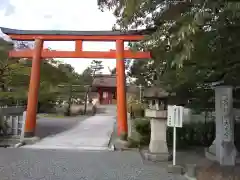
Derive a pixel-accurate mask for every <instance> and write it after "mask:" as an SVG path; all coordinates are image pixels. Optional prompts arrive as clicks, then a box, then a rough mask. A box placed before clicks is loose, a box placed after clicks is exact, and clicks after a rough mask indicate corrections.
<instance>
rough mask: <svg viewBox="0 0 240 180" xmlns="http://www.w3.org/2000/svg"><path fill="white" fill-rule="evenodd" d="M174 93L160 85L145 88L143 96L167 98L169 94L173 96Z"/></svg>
mask: <svg viewBox="0 0 240 180" xmlns="http://www.w3.org/2000/svg"><path fill="white" fill-rule="evenodd" d="M173 95H174V94H172V93H169V92H167V91H166V90H164V89H163V88H160V87H150V88H146V89H145V90H144V94H143V97H144V98H151V99H152V98H167V97H169V96H173Z"/></svg>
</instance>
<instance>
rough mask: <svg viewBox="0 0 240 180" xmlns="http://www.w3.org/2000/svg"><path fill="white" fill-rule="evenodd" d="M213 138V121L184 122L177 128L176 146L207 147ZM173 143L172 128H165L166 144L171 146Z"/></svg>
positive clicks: (180, 147)
mask: <svg viewBox="0 0 240 180" xmlns="http://www.w3.org/2000/svg"><path fill="white" fill-rule="evenodd" d="M214 139H215V124H214V122H207V123H206V124H205V123H201V122H195V123H190V124H184V126H183V127H182V128H177V136H176V140H177V141H176V142H177V148H178V149H182V148H183V149H185V148H188V147H192V146H203V147H208V146H210V145H211V144H212V142H213V140H214ZM172 143H173V128H171V127H168V128H167V144H168V146H169V147H172Z"/></svg>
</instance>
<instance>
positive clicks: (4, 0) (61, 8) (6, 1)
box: [0, 0, 116, 73]
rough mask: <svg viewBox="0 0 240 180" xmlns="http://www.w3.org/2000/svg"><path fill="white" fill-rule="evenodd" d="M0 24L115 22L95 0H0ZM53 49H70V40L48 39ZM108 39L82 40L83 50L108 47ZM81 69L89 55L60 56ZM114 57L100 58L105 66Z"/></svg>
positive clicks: (105, 26)
mask: <svg viewBox="0 0 240 180" xmlns="http://www.w3.org/2000/svg"><path fill="white" fill-rule="evenodd" d="M0 1H1V2H0V27H7V28H13V29H28V30H34V29H35V30H36V29H37V30H79V31H81V30H85V31H86V30H90V31H91V30H92V31H95V30H96V31H97V30H111V29H112V27H113V25H114V23H115V22H116V19H115V17H114V16H113V14H112V12H110V11H107V12H101V11H100V10H99V9H98V6H97V0H0ZM45 46H47V47H50V48H52V49H56V50H74V43H73V42H48V43H46V44H45ZM109 49H115V44H114V43H113V42H112V43H111V42H85V43H83V50H88V51H91V50H92V51H94V50H95V51H108V50H109ZM62 60H63V62H65V63H69V64H71V65H72V66H73V67H74V68H75V71H76V72H78V73H81V72H82V71H83V70H84V69H85V68H86V67H87V66H88V65H89V64H90V63H91V60H92V59H62ZM115 62H116V61H115V60H114V59H106V60H103V65H104V66H105V69H104V70H103V73H108V72H109V71H108V67H110V68H114V67H115Z"/></svg>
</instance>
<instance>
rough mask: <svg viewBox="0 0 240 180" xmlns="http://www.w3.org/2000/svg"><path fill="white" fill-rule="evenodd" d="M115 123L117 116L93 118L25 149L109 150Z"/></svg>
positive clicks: (97, 116)
mask: <svg viewBox="0 0 240 180" xmlns="http://www.w3.org/2000/svg"><path fill="white" fill-rule="evenodd" d="M114 122H115V116H113V115H106V114H103V115H96V116H92V117H89V118H87V119H86V120H84V121H82V122H79V123H78V124H77V125H76V126H75V127H73V128H72V129H70V130H68V131H64V132H62V133H59V134H56V135H54V136H51V137H46V138H44V139H42V140H41V141H39V142H37V143H35V144H33V145H26V146H23V148H35V149H74V150H107V149H108V143H109V140H110V138H111V134H112V131H113V126H114Z"/></svg>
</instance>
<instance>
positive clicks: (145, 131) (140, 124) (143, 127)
mask: <svg viewBox="0 0 240 180" xmlns="http://www.w3.org/2000/svg"><path fill="white" fill-rule="evenodd" d="M134 124H135V129H136V131H137V132H138V133H139V136H140V137H139V145H140V146H146V145H149V142H150V135H151V127H150V121H149V119H137V120H134Z"/></svg>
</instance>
